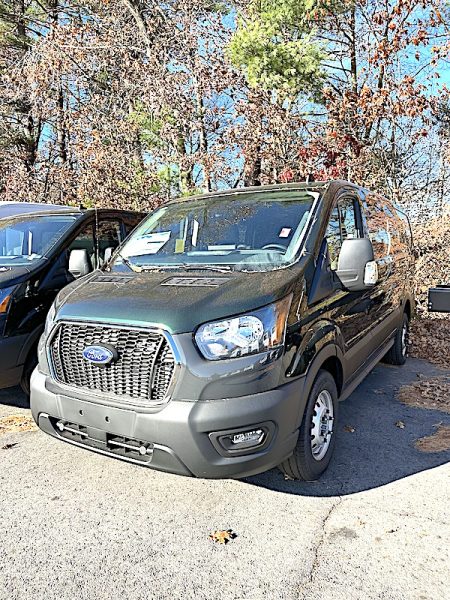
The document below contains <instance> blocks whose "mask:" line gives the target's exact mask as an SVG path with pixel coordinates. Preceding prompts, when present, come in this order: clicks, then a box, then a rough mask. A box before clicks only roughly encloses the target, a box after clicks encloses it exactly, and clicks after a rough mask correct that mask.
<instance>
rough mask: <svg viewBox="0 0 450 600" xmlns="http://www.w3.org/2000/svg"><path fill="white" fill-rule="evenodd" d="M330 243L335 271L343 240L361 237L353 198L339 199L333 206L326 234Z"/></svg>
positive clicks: (332, 264)
mask: <svg viewBox="0 0 450 600" xmlns="http://www.w3.org/2000/svg"><path fill="white" fill-rule="evenodd" d="M325 237H326V238H327V243H328V253H329V256H330V266H331V269H332V270H333V271H335V270H336V269H337V263H338V258H339V252H340V250H341V247H342V242H343V241H344V240H348V239H354V238H358V237H360V233H359V229H358V220H357V214H356V209H355V201H354V199H353V198H351V197H348V198H343V199H342V200H339V202H338V203H337V205H336V206H335V207H334V208H333V210H332V211H331V215H330V220H329V222H328V227H327V231H326V234H325Z"/></svg>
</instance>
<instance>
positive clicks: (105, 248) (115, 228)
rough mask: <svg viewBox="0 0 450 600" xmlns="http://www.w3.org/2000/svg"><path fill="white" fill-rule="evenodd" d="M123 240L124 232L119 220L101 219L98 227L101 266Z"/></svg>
mask: <svg viewBox="0 0 450 600" xmlns="http://www.w3.org/2000/svg"><path fill="white" fill-rule="evenodd" d="M121 241H122V233H121V228H120V223H119V221H101V222H100V223H99V224H98V229H97V245H98V256H99V261H98V262H99V264H98V265H96V266H97V267H100V266H101V265H102V264H103V263H104V262H105V260H108V259H109V258H110V256H111V254H112V253H113V251H114V250H115V249H116V248H117V246H119V244H120V242H121Z"/></svg>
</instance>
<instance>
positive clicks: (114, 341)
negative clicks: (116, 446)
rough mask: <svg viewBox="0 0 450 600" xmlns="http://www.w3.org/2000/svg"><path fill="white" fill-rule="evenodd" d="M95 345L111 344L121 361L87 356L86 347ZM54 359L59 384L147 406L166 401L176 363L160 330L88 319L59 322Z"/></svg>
mask: <svg viewBox="0 0 450 600" xmlns="http://www.w3.org/2000/svg"><path fill="white" fill-rule="evenodd" d="M96 344H99V345H101V344H107V345H108V346H113V347H114V348H115V349H116V351H117V355H118V358H117V360H116V361H115V362H112V363H111V364H108V365H96V364H94V363H91V362H89V361H88V360H86V359H85V358H84V357H83V350H84V349H85V348H86V346H91V345H96ZM50 359H51V362H52V366H53V372H54V374H55V377H56V379H57V380H58V381H60V382H61V383H64V384H67V385H70V386H73V387H77V388H81V389H86V390H97V391H100V392H104V393H107V394H110V395H114V396H117V397H118V399H120V400H123V401H126V402H134V403H136V402H138V403H143V404H145V403H147V404H148V403H152V402H155V403H156V402H163V401H164V400H165V399H166V394H167V390H168V388H169V385H170V383H171V381H172V377H173V372H174V367H175V361H174V356H173V352H172V349H171V347H170V345H169V343H168V341H167V339H166V338H165V337H164V336H163V335H162V334H161V333H159V332H156V331H151V330H141V329H122V328H120V327H111V326H107V325H99V324H90V323H71V322H63V323H61V325H60V326H59V327H58V328H57V330H56V333H55V334H54V336H53V338H52V340H51V343H50Z"/></svg>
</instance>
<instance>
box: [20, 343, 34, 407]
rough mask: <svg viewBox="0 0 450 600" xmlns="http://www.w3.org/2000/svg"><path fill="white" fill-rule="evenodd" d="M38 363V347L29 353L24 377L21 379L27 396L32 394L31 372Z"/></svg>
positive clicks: (24, 368) (21, 384) (21, 385)
mask: <svg viewBox="0 0 450 600" xmlns="http://www.w3.org/2000/svg"><path fill="white" fill-rule="evenodd" d="M37 364H38V359H37V348H35V349H34V350H32V351H31V352H30V354H29V355H28V358H27V360H26V361H25V365H24V367H23V373H22V379H21V380H20V387H21V388H22V391H23V393H24V394H25V395H26V396H29V395H30V379H31V373H32V372H33V371H34V369H35V367H36V366H37Z"/></svg>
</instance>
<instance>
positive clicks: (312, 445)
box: [280, 370, 338, 481]
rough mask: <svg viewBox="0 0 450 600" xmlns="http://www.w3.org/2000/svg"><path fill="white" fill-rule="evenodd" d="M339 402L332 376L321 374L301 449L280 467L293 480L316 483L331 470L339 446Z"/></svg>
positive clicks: (311, 398) (301, 434) (302, 433)
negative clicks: (334, 452) (333, 456)
mask: <svg viewBox="0 0 450 600" xmlns="http://www.w3.org/2000/svg"><path fill="white" fill-rule="evenodd" d="M337 399H338V393H337V389H336V383H335V381H334V379H333V377H332V375H331V374H330V373H329V372H328V371H322V370H321V371H319V373H318V375H317V377H316V380H315V381H314V384H313V386H312V388H311V392H310V393H309V397H308V402H307V404H306V409H305V414H304V415H303V421H302V424H301V426H300V432H299V436H298V442H297V446H296V448H295V450H294V453H293V454H292V456H291V457H290V458H288V459H287V460H285V461H284V462H283V463H282V464H281V465H280V469H281V471H282V472H283V473H284V474H285V475H287V476H288V477H289V478H291V479H304V480H305V481H314V480H315V479H318V478H319V477H320V475H321V474H322V473H323V472H324V471H325V469H326V468H327V467H328V464H329V462H330V460H331V455H332V454H333V449H334V444H335V433H334V432H335V429H336V417H337V405H338V401H337Z"/></svg>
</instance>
